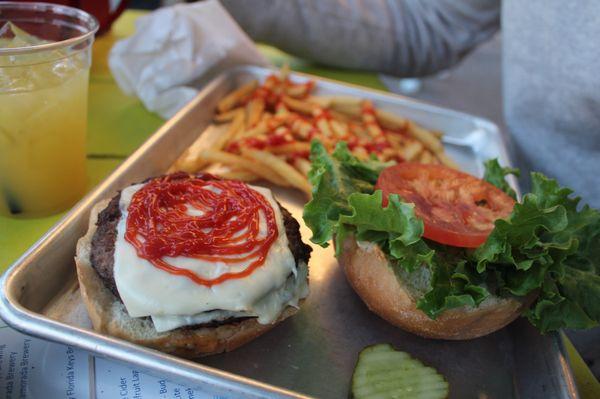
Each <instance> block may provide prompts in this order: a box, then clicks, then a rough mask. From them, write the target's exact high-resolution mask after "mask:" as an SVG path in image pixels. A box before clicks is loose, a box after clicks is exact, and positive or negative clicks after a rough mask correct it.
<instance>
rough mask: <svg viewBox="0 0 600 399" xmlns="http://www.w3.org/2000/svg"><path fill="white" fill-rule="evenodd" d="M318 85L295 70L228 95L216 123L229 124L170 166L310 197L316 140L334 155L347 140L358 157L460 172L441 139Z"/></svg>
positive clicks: (220, 105) (369, 104)
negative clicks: (299, 79)
mask: <svg viewBox="0 0 600 399" xmlns="http://www.w3.org/2000/svg"><path fill="white" fill-rule="evenodd" d="M313 88H314V82H313V81H305V82H303V83H295V82H292V81H291V80H290V78H289V67H287V66H284V67H283V68H282V69H281V71H280V73H279V74H273V75H270V76H269V77H267V78H266V80H265V81H264V83H262V84H261V85H259V83H258V82H257V81H250V82H247V83H245V84H243V85H242V86H240V87H239V88H238V89H236V90H234V91H233V92H231V93H229V94H228V95H227V96H225V97H224V98H223V99H222V100H221V101H219V103H218V105H217V112H216V114H215V116H214V118H213V121H214V122H215V123H217V124H225V123H228V124H229V125H228V126H227V127H226V130H225V131H224V132H223V133H221V134H220V135H219V136H218V137H216V138H215V140H214V141H213V143H212V144H211V145H208V147H207V146H204V147H203V149H202V148H201V147H200V146H199V145H198V144H197V143H194V144H193V145H192V146H191V147H190V148H189V149H188V150H187V151H186V152H185V153H184V155H182V157H181V158H180V159H179V160H177V162H176V163H175V164H174V165H173V167H172V168H171V169H172V170H175V169H178V170H185V171H188V172H196V171H199V170H203V169H205V168H207V167H209V166H211V165H214V164H218V165H222V166H224V167H225V169H223V170H222V171H219V172H218V174H220V175H221V176H223V177H225V178H229V179H237V180H242V181H254V180H258V179H263V180H266V181H269V182H271V183H273V184H276V185H278V186H283V187H294V188H297V189H299V190H302V191H303V192H304V193H306V194H307V195H308V196H310V195H311V187H310V184H309V183H308V179H307V176H308V172H309V170H310V162H309V160H308V156H309V153H310V142H311V141H312V140H314V139H316V140H319V141H321V142H322V143H323V145H324V146H325V148H326V149H327V150H328V151H333V149H334V148H335V145H336V144H337V143H338V142H340V141H346V142H347V143H348V147H349V148H350V150H351V152H352V153H353V154H354V155H355V156H356V157H357V158H359V159H368V158H369V157H370V156H372V155H373V154H375V155H377V157H379V158H380V159H381V160H383V161H397V162H404V161H408V162H421V163H426V164H443V165H446V166H449V167H452V168H458V166H457V164H456V163H455V162H454V161H453V160H452V159H451V158H449V157H448V155H446V153H445V152H444V147H443V145H442V142H441V133H440V132H437V131H431V130H428V129H426V128H425V127H423V126H421V125H419V124H417V123H415V122H414V121H411V120H409V119H407V118H404V117H402V116H399V115H396V114H394V113H392V112H389V111H387V110H383V109H378V108H377V107H376V106H375V104H373V102H372V101H370V100H364V99H361V98H357V97H351V96H318V95H315V94H314V93H313V92H312V91H313Z"/></svg>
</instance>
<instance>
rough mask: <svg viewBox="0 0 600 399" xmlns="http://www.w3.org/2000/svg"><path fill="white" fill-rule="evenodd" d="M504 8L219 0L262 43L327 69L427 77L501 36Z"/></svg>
mask: <svg viewBox="0 0 600 399" xmlns="http://www.w3.org/2000/svg"><path fill="white" fill-rule="evenodd" d="M500 1H501V0H314V1H308V0H221V2H222V3H223V5H224V6H225V7H226V8H227V10H228V11H229V12H230V13H231V14H232V15H233V17H234V18H235V19H236V20H237V21H238V23H239V24H240V25H241V27H242V28H243V29H244V30H245V31H246V32H248V34H249V35H250V36H251V37H252V38H253V39H254V40H256V41H262V42H266V43H270V44H273V45H275V46H277V47H279V48H281V49H282V50H284V51H287V52H290V53H292V54H295V55H298V56H301V57H304V58H307V59H310V60H313V61H318V62H321V63H323V64H327V65H332V66H337V67H347V68H355V69H363V70H371V71H378V72H384V73H388V74H392V75H398V76H421V75H426V74H429V73H432V72H435V71H439V70H441V69H444V68H447V67H449V66H451V65H454V64H456V63H457V62H458V61H459V60H460V59H461V58H462V57H463V56H464V55H465V54H467V53H468V52H469V50H471V49H472V48H473V47H475V46H476V45H477V44H478V43H480V42H482V41H484V40H486V39H487V38H489V37H490V36H491V35H492V34H493V33H494V32H496V31H497V30H498V28H499V24H500Z"/></svg>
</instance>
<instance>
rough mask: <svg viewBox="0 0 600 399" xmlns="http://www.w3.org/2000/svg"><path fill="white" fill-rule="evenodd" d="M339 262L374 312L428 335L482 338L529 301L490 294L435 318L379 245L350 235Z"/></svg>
mask: <svg viewBox="0 0 600 399" xmlns="http://www.w3.org/2000/svg"><path fill="white" fill-rule="evenodd" d="M340 264H341V265H342V267H343V268H344V272H345V273H346V277H347V278H348V281H349V282H350V285H352V287H353V288H354V290H355V291H356V293H357V294H358V295H359V296H360V297H361V298H362V300H363V301H364V302H365V304H366V305H367V306H368V307H369V309H370V310H371V311H373V312H374V313H376V314H377V315H379V316H381V317H382V318H384V319H385V320H387V321H388V322H390V323H391V324H393V325H395V326H397V327H400V328H401V329H403V330H406V331H410V332H411V333H414V334H417V335H420V336H422V337H426V338H439V339H452V340H461V339H472V338H477V337H481V336H483V335H486V334H490V333H492V332H494V331H497V330H499V329H501V328H502V327H504V326H506V325H507V324H509V323H510V322H512V321H513V320H514V319H516V318H517V317H518V316H519V315H520V314H521V311H522V310H523V309H524V307H525V306H526V305H528V304H529V301H528V300H524V301H519V300H518V299H516V298H499V297H491V298H488V299H486V300H485V301H483V302H482V303H481V304H480V305H479V306H478V307H476V308H474V307H467V306H463V307H460V308H455V309H450V310H447V311H445V312H444V313H442V314H441V315H440V316H438V317H437V318H436V319H435V320H433V319H430V318H429V317H428V316H427V315H426V314H425V313H423V312H422V311H421V310H419V309H417V306H416V305H417V304H416V299H415V297H414V295H413V294H412V293H411V291H410V290H409V288H408V287H407V286H406V285H405V284H404V283H403V282H401V281H400V279H399V278H397V277H396V275H395V273H394V271H393V270H392V268H391V267H390V265H389V262H388V260H387V258H386V256H385V254H384V253H383V252H382V251H381V249H380V248H379V247H378V246H377V245H369V246H367V247H362V246H359V245H358V244H357V243H356V240H355V239H354V237H349V238H347V239H346V240H345V242H344V244H343V248H342V251H341V256H340Z"/></svg>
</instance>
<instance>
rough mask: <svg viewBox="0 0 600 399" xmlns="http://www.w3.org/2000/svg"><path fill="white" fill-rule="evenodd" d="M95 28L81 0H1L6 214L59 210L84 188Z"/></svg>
mask: <svg viewBox="0 0 600 399" xmlns="http://www.w3.org/2000/svg"><path fill="white" fill-rule="evenodd" d="M97 30H98V22H97V21H96V19H95V18H94V17H93V16H91V15H89V14H87V13H86V12H83V11H81V10H78V9H75V8H71V7H67V6H61V5H54V4H47V3H21V2H0V215H24V216H43V215H48V214H52V213H56V212H59V211H62V210H64V209H67V208H69V207H70V206H71V205H73V204H74V203H75V202H76V201H77V200H78V199H79V198H81V196H82V195H83V194H84V193H85V190H86V183H87V178H86V169H85V160H86V129H87V97H88V78H89V70H90V64H91V48H92V43H93V41H94V33H95V32H96V31H97Z"/></svg>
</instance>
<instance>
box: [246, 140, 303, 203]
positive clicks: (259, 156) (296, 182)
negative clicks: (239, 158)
mask: <svg viewBox="0 0 600 399" xmlns="http://www.w3.org/2000/svg"><path fill="white" fill-rule="evenodd" d="M242 153H243V154H244V156H247V157H249V158H251V159H253V160H254V161H256V162H257V163H261V164H263V165H268V166H269V167H270V168H271V169H272V170H274V171H275V172H276V173H277V174H279V175H280V176H281V177H282V178H284V179H286V180H287V181H288V182H289V183H290V184H291V185H292V186H293V187H296V188H298V189H300V190H302V191H304V192H305V193H306V194H308V196H310V195H311V192H312V187H311V185H310V183H309V182H308V180H307V179H306V177H305V176H304V175H303V174H302V173H300V172H298V171H297V170H296V169H294V167H293V166H291V165H290V164H288V163H287V162H286V161H285V160H283V159H281V158H279V157H277V156H276V155H273V154H271V153H270V152H266V151H258V150H243V151H242Z"/></svg>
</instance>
